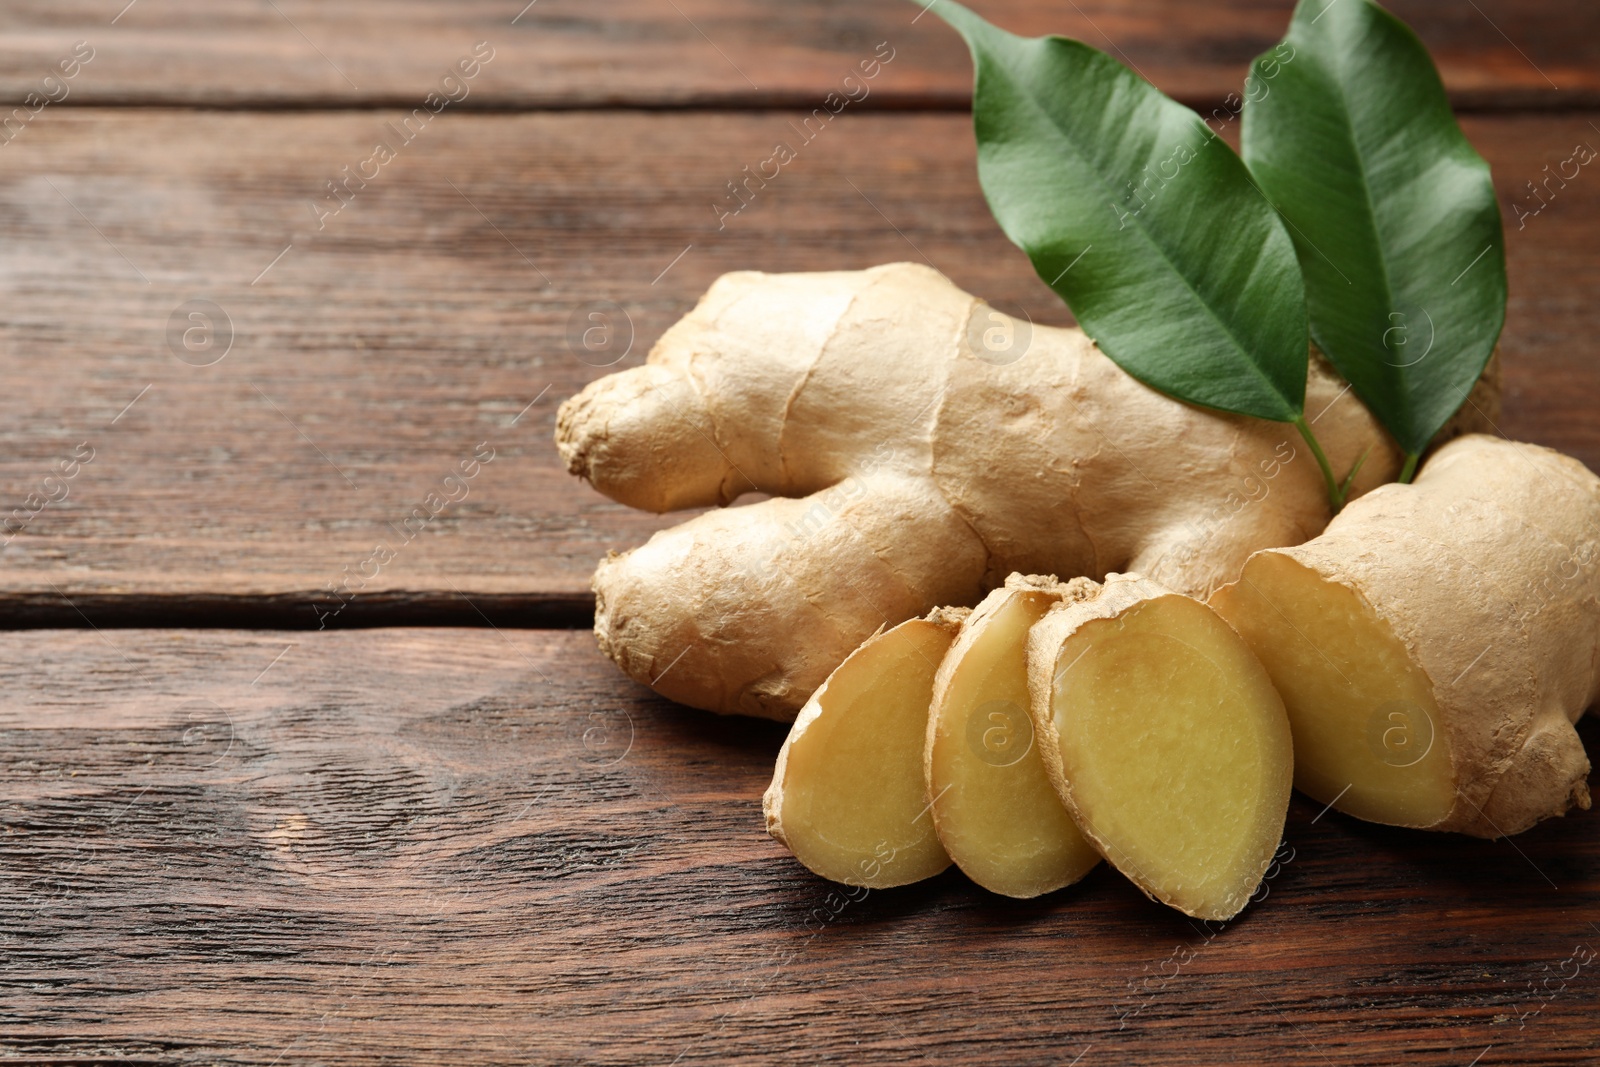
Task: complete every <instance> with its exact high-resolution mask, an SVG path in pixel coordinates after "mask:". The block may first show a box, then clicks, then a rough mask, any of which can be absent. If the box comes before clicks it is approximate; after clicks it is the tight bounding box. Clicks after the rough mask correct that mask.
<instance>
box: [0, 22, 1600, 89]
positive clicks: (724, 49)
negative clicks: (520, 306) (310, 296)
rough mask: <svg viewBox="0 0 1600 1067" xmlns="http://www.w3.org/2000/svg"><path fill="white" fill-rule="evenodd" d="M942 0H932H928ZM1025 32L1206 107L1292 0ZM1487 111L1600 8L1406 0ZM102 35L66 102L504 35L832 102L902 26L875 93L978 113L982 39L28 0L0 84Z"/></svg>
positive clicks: (211, 83) (629, 85)
mask: <svg viewBox="0 0 1600 1067" xmlns="http://www.w3.org/2000/svg"><path fill="white" fill-rule="evenodd" d="M922 2H924V3H927V2H931V0H922ZM970 6H971V7H972V8H973V9H974V10H977V11H979V12H981V13H982V14H984V15H986V16H987V17H989V18H990V19H992V20H994V21H995V22H996V23H997V24H999V25H1002V26H1005V27H1006V28H1007V29H1010V30H1012V31H1013V32H1016V33H1025V34H1045V33H1062V34H1066V35H1069V36H1073V37H1077V38H1080V39H1081V40H1084V41H1087V42H1088V43H1090V44H1092V45H1094V46H1095V47H1097V48H1101V49H1105V50H1107V51H1110V52H1113V53H1114V54H1116V55H1118V56H1119V58H1121V59H1122V60H1123V61H1124V62H1127V63H1129V64H1131V65H1132V66H1134V67H1136V68H1138V69H1139V70H1140V72H1142V73H1143V74H1144V75H1145V76H1146V77H1148V78H1150V80H1151V81H1153V82H1155V83H1156V85H1158V86H1160V87H1161V88H1162V89H1163V90H1164V91H1166V92H1168V93H1171V94H1173V95H1174V96H1177V97H1179V98H1180V99H1183V100H1185V101H1186V102H1190V103H1200V102H1207V103H1210V102H1215V101H1220V100H1221V99H1222V98H1223V97H1225V96H1226V95H1227V94H1228V93H1230V92H1236V91H1238V90H1239V88H1240V86H1241V85H1242V83H1243V81H1244V73H1245V70H1246V67H1247V66H1248V64H1249V61H1250V59H1251V58H1252V57H1253V56H1256V55H1258V54H1260V53H1261V52H1263V51H1265V50H1267V49H1268V48H1270V47H1271V46H1272V45H1273V44H1275V43H1276V42H1277V41H1278V40H1279V39H1280V38H1281V37H1282V36H1283V34H1284V30H1285V28H1286V27H1287V25H1288V21H1289V13H1290V12H1291V11H1292V10H1293V8H1294V3H1293V0H1250V2H1241V3H1231V4H1226V5H1220V4H1205V3H1193V2H1188V0H971V3H970ZM1388 6H1389V7H1390V8H1391V9H1392V10H1393V11H1394V12H1395V13H1396V14H1398V15H1399V16H1400V17H1401V18H1403V19H1405V20H1406V21H1407V22H1408V23H1410V24H1411V25H1412V26H1413V27H1414V28H1415V29H1416V30H1417V32H1418V34H1419V35H1420V36H1421V37H1422V39H1423V41H1424V42H1425V43H1426V44H1427V45H1428V47H1429V48H1430V49H1431V50H1432V52H1433V54H1434V55H1435V57H1436V58H1437V61H1438V64H1439V67H1440V69H1441V71H1442V73H1443V75H1444V78H1445V82H1446V84H1447V85H1448V87H1449V88H1450V89H1451V91H1452V95H1453V97H1454V99H1455V101H1456V102H1457V103H1458V104H1460V105H1465V106H1469V107H1490V108H1504V107H1536V108H1549V107H1573V106H1587V107H1594V106H1597V105H1600V67H1597V65H1596V64H1595V62H1594V58H1593V42H1594V40H1595V38H1596V35H1597V34H1600V9H1596V7H1595V6H1594V5H1593V4H1591V3H1587V2H1581V0H1580V2H1574V0H1393V2H1392V3H1391V4H1389V5H1388ZM79 40H82V41H85V42H87V43H88V44H89V45H90V47H92V48H93V49H94V50H95V56H94V59H93V60H92V61H91V62H90V63H89V65H88V66H86V67H85V68H84V69H83V71H82V73H81V74H80V76H78V77H77V78H76V79H74V80H73V81H72V83H71V84H70V86H69V90H70V91H69V93H68V95H67V97H66V103H67V104H69V105H75V104H107V103H109V104H116V105H127V104H128V103H139V104H160V105H194V104H202V105H208V106H228V107H241V106H243V107H285V106H291V107H350V106H357V107H360V106H372V105H373V104H387V105H390V106H404V107H407V108H410V107H414V106H416V104H417V102H418V101H419V100H420V99H421V97H422V96H423V94H425V93H426V92H427V91H429V90H430V89H432V88H434V87H435V85H436V83H437V82H438V81H439V79H440V78H441V77H442V76H443V75H444V74H445V73H446V72H447V71H448V69H449V68H450V66H451V64H453V63H454V62H455V61H456V60H457V59H459V58H461V57H462V56H464V55H466V54H468V52H469V51H470V50H471V48H472V46H473V45H474V44H476V43H477V42H479V41H486V42H489V43H490V46H491V47H492V48H493V49H494V50H495V58H494V60H493V61H492V62H491V63H490V64H489V66H488V67H487V68H486V69H485V71H484V72H483V75H482V77H481V78H480V79H478V80H476V81H475V82H474V83H473V84H472V86H471V91H470V92H469V94H468V95H467V98H466V99H465V100H463V101H462V104H463V106H466V107H475V108H482V107H501V108H503V107H552V106H555V107H615V106H629V107H640V106H642V107H652V108H659V107H674V106H677V107H681V106H732V107H751V106H772V105H783V106H791V107H805V108H807V109H809V108H811V107H815V106H818V105H819V103H820V101H821V99H822V97H823V96H824V95H825V94H826V93H827V92H829V91H830V90H835V89H838V88H839V87H840V85H841V82H842V79H843V78H844V77H845V76H846V75H847V74H849V73H850V71H851V70H852V68H854V67H856V65H857V63H858V62H859V61H860V60H862V59H864V58H867V57H869V56H871V55H872V54H873V52H874V50H875V49H876V47H877V46H878V44H879V43H880V42H888V43H889V46H890V48H892V49H893V51H894V57H895V58H894V60H893V62H892V63H890V64H889V65H888V66H887V67H886V68H885V69H884V71H883V72H882V75H881V77H880V78H878V79H876V80H875V81H874V82H873V84H872V86H871V93H870V95H869V96H868V98H867V100H866V104H867V105H868V106H871V107H882V106H894V107H908V106H914V107H944V108H950V107H954V108H961V107H964V106H965V105H966V102H967V99H968V96H969V94H970V91H971V81H970V77H971V75H970V68H969V66H968V62H967V55H966V50H965V48H964V47H963V46H962V45H961V43H960V41H959V40H958V38H957V37H956V36H955V34H954V33H952V32H951V31H950V30H949V29H948V28H946V27H945V26H943V25H942V24H940V22H939V21H938V20H937V19H936V18H934V17H932V16H924V15H922V13H921V12H920V11H919V9H918V6H917V5H915V4H913V3H910V2H909V0H865V2H863V0H782V2H775V0H606V2H604V3H594V2H591V0H536V2H533V3H529V2H528V0H451V2H448V3H438V2H430V0H345V2H341V3H326V2H322V0H257V2H249V3H247V2H244V0H225V2H220V3H219V2H218V0H132V2H131V3H130V2H129V0H12V2H10V3H7V4H6V5H5V6H4V10H3V11H0V99H11V98H13V97H15V98H17V99H18V100H20V99H21V98H22V96H23V95H24V94H25V93H26V92H28V91H29V90H30V89H33V88H35V87H36V85H37V83H38V81H39V79H40V78H41V77H43V76H44V75H45V74H47V73H49V71H50V70H51V68H52V67H53V66H54V65H55V64H56V63H57V62H58V61H59V60H60V59H61V58H62V56H64V55H66V54H67V53H68V52H69V51H70V49H71V46H72V44H73V43H74V42H75V41H79Z"/></svg>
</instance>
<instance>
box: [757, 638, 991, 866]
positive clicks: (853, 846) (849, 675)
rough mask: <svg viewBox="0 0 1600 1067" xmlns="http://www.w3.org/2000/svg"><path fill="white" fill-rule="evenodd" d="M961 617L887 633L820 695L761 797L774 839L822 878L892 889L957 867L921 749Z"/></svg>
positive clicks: (799, 724)
mask: <svg viewBox="0 0 1600 1067" xmlns="http://www.w3.org/2000/svg"><path fill="white" fill-rule="evenodd" d="M964 614H965V612H935V613H934V614H933V615H932V616H930V617H929V618H928V619H912V620H910V621H909V622H903V623H901V624H900V625H899V626H896V627H895V628H894V629H892V630H889V631H888V632H886V633H882V634H879V635H877V636H875V637H873V638H871V639H870V640H868V641H867V642H866V643H865V644H863V645H862V646H861V647H860V648H858V649H856V651H855V652H853V653H851V654H850V656H849V657H848V658H847V659H845V661H844V662H843V663H841V664H840V665H839V667H838V668H837V669H836V670H835V671H834V672H833V673H832V674H830V675H829V676H828V678H827V680H826V681H825V682H823V683H822V685H821V687H820V688H818V689H817V691H816V692H815V693H814V694H812V696H811V699H810V700H809V701H807V702H806V705H805V707H803V708H802V709H801V710H800V715H799V717H798V718H796V719H795V723H794V726H793V727H792V728H791V729H790V731H789V737H788V740H786V741H785V742H784V743H783V749H782V751H781V752H780V753H779V754H778V766H777V769H776V770H775V771H774V773H773V776H772V785H771V786H770V787H768V789H767V793H766V796H765V797H763V798H762V806H763V808H764V809H765V811H766V817H767V832H768V833H770V834H772V836H773V837H775V838H777V839H778V841H779V842H780V843H781V844H783V846H784V847H785V848H787V849H788V850H789V851H790V852H793V853H794V855H795V858H796V859H798V860H799V861H800V862H801V863H803V864H805V865H806V866H807V867H809V868H810V869H811V870H812V871H814V872H816V873H817V874H820V875H821V876H822V877H824V878H829V879H832V880H833V881H835V882H843V883H845V884H847V885H858V886H869V887H871V888H874V889H884V888H888V887H890V886H897V885H906V884H908V883H911V882H917V881H921V880H922V879H924V878H928V877H931V876H932V875H935V874H938V873H939V872H940V871H942V870H944V869H945V868H946V867H948V866H950V857H949V856H948V855H946V854H945V851H944V848H943V847H942V846H941V845H940V844H939V837H938V834H937V833H936V832H935V830H934V825H933V819H932V818H931V817H930V815H929V812H928V800H927V788H926V780H925V779H924V777H923V773H922V745H923V738H924V736H925V735H926V733H927V730H928V704H929V701H930V700H931V699H932V697H933V676H934V673H935V671H937V670H938V668H939V662H940V660H942V659H943V658H944V654H945V652H946V651H948V650H949V648H950V643H951V641H952V639H953V638H954V637H955V633H956V630H957V628H958V626H959V619H960V617H961V616H962V615H964Z"/></svg>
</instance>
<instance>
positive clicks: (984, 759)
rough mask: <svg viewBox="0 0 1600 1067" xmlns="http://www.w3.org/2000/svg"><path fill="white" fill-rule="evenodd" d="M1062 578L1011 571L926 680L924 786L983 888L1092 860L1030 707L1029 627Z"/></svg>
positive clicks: (1034, 887)
mask: <svg viewBox="0 0 1600 1067" xmlns="http://www.w3.org/2000/svg"><path fill="white" fill-rule="evenodd" d="M1063 589H1065V587H1062V586H1058V585H1057V584H1056V582H1055V579H1054V578H1050V579H1032V578H1025V577H1023V576H1021V575H1013V576H1012V577H1011V578H1010V579H1008V580H1007V582H1006V586H1005V587H1004V588H1001V589H996V590H995V591H994V592H993V593H990V594H989V596H988V597H987V598H985V599H984V601H983V603H981V604H979V605H978V607H977V610H976V611H974V612H973V613H972V615H971V617H970V618H968V619H967V621H966V622H965V623H964V624H963V625H962V627H961V635H960V636H959V637H958V638H957V639H956V642H955V644H954V646H952V647H951V649H950V652H949V653H948V654H947V655H946V656H945V658H944V662H943V663H942V664H941V665H940V667H939V673H938V677H937V678H936V679H935V681H934V688H933V705H932V708H931V709H930V711H929V715H928V741H927V750H926V759H927V775H928V796H929V797H930V798H931V803H932V805H933V817H934V824H935V826H936V827H937V828H938V831H939V840H940V841H942V842H943V843H944V847H945V851H946V852H948V853H949V854H950V858H951V859H953V860H954V861H955V862H956V865H957V866H958V867H960V868H961V870H962V871H963V872H965V873H966V875H967V877H969V878H971V879H972V880H973V881H974V882H976V883H978V884H979V885H981V886H983V887H984V888H985V889H988V890H990V891H991V892H995V893H1001V894H1004V895H1005V896H1009V897H1036V896H1039V895H1040V894H1041V893H1048V892H1050V891H1051V890H1055V889H1060V888H1061V887H1062V886H1066V885H1071V884H1072V883H1073V882H1076V881H1078V880H1079V879H1080V878H1082V877H1083V876H1084V875H1085V874H1087V873H1089V871H1090V870H1091V869H1092V868H1093V867H1094V866H1095V864H1097V863H1099V862H1100V854H1099V853H1098V852H1096V851H1095V850H1094V846H1092V845H1090V844H1089V843H1088V842H1087V841H1085V840H1084V838H1083V835H1082V834H1080V833H1079V832H1078V828H1077V827H1076V826H1075V825H1074V824H1073V822H1072V817H1071V816H1070V815H1068V814H1067V810H1066V808H1065V807H1063V806H1062V803H1061V799H1060V798H1059V797H1058V796H1056V791H1055V788H1054V787H1053V786H1052V785H1051V784H1050V779H1049V778H1048V776H1046V774H1045V770H1044V764H1043V762H1042V761H1041V760H1040V757H1039V749H1038V747H1037V746H1036V745H1035V744H1034V729H1033V719H1032V715H1031V713H1030V712H1029V710H1028V630H1029V628H1030V627H1032V626H1033V624H1034V623H1035V622H1037V621H1038V620H1039V619H1040V617H1041V616H1043V615H1044V613H1045V612H1046V611H1048V610H1049V609H1050V606H1051V605H1052V604H1054V603H1055V602H1056V600H1057V599H1058V598H1059V596H1060V591H1061V590H1063Z"/></svg>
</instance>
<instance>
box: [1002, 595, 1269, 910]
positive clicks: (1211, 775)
mask: <svg viewBox="0 0 1600 1067" xmlns="http://www.w3.org/2000/svg"><path fill="white" fill-rule="evenodd" d="M1029 656H1030V665H1029V669H1030V681H1031V683H1032V694H1033V711H1034V716H1035V720H1036V721H1035V726H1036V728H1037V729H1038V731H1039V734H1040V741H1041V744H1042V745H1043V753H1044V757H1045V764H1046V767H1047V768H1048V770H1049V772H1050V777H1051V779H1052V781H1053V783H1054V784H1055V786H1056V789H1057V791H1058V792H1059V794H1060V796H1061V799H1062V800H1063V801H1064V802H1065V804H1066V806H1067V808H1068V809H1069V810H1070V811H1071V813H1072V814H1073V816H1074V818H1075V820H1076V822H1077V825H1078V827H1079V828H1080V829H1081V830H1082V831H1083V833H1084V835H1085V836H1086V837H1088V838H1089V840H1090V841H1092V842H1093V843H1094V845H1095V846H1096V847H1097V848H1098V849H1099V850H1100V852H1101V853H1102V854H1103V855H1104V856H1105V857H1106V858H1107V859H1108V860H1110V861H1111V863H1112V864H1113V865H1114V866H1115V867H1117V869H1118V870H1120V871H1122V873H1123V874H1125V875H1127V876H1128V877H1129V878H1130V879H1132V880H1133V882H1134V883H1135V884H1136V885H1138V886H1139V887H1140V888H1141V889H1143V890H1144V891H1145V892H1146V893H1147V894H1149V895H1150V896H1151V897H1153V898H1154V899H1156V900H1159V901H1161V902H1162V903H1165V904H1168V905H1170V906H1172V907H1174V908H1177V909H1178V910H1180V911H1182V912H1184V913H1186V914H1188V915H1193V916H1195V917H1197V918H1202V919H1219V920H1220V919H1227V918H1231V917H1232V916H1234V915H1236V914H1237V913H1238V912H1239V911H1240V910H1241V909H1242V908H1243V907H1244V906H1245V904H1246V903H1248V901H1249V899H1250V896H1251V894H1252V893H1253V892H1254V891H1255V889H1256V887H1257V885H1259V884H1260V881H1261V878H1262V876H1263V875H1264V874H1265V872H1266V870H1267V867H1268V865H1269V864H1270V863H1271V861H1272V856H1273V853H1274V852H1275V851H1276V850H1277V847H1278V843H1279V840H1280V837H1281V835H1282V833H1283V822H1284V816H1285V813H1286V812H1287V810H1288V803H1289V791H1290V785H1291V778H1292V769H1293V760H1294V756H1293V751H1292V748H1291V744H1290V733H1289V724H1288V720H1287V717H1286V716H1285V714H1284V709H1283V702H1282V700H1281V699H1280V698H1279V696H1278V694H1277V691H1276V690H1274V689H1273V687H1272V683H1271V681H1270V679H1269V678H1268V677H1267V673H1266V671H1265V670H1264V669H1263V668H1262V667H1261V664H1260V662H1259V661H1258V660H1257V659H1256V658H1255V656H1254V655H1252V654H1251V652H1250V650H1249V648H1248V647H1247V646H1246V645H1245V643H1244V642H1243V640H1241V639H1240V637H1239V635H1238V634H1236V633H1235V632H1234V631H1233V630H1232V629H1231V628H1230V627H1229V626H1228V625H1227V623H1225V622H1223V621H1222V620H1221V619H1220V618H1218V617H1217V615H1216V614H1215V613H1214V612H1213V611H1211V610H1210V609H1209V608H1207V607H1206V606H1205V605H1204V604H1202V603H1200V602H1199V601H1196V600H1193V599H1191V598H1188V597H1185V596H1181V595H1178V594H1174V593H1172V592H1171V591H1169V590H1167V589H1165V588H1164V587H1162V586H1160V585H1158V584H1157V583H1155V582H1151V581H1149V580H1146V579H1142V578H1138V577H1136V576H1133V575H1110V576H1108V577H1107V580H1106V584H1105V586H1104V587H1103V588H1101V589H1100V590H1099V591H1098V594H1097V595H1094V596H1091V597H1090V598H1088V599H1085V600H1082V601H1078V602H1071V601H1066V602H1063V603H1061V604H1060V605H1058V606H1057V607H1055V608H1053V609H1052V610H1051V612H1050V613H1049V614H1048V615H1046V616H1045V617H1044V619H1042V620H1041V621H1040V622H1039V623H1038V624H1037V625H1036V626H1035V627H1034V629H1033V631H1032V634H1031V635H1030V639H1029Z"/></svg>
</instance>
